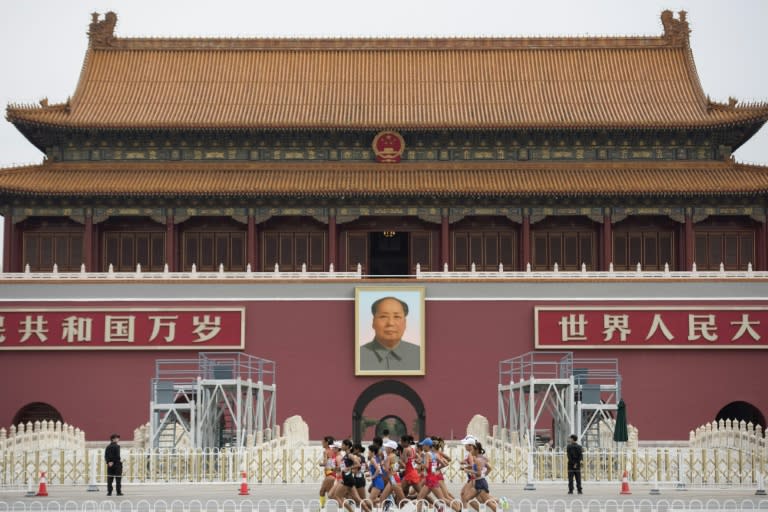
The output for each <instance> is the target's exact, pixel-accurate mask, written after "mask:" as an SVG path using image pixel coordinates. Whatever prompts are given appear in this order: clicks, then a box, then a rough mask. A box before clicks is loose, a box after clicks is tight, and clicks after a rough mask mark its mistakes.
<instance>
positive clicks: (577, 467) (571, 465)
mask: <svg viewBox="0 0 768 512" xmlns="http://www.w3.org/2000/svg"><path fill="white" fill-rule="evenodd" d="M577 439H578V438H577V437H576V436H575V435H573V434H571V437H570V439H569V441H568V447H567V448H566V454H567V455H568V494H573V479H574V478H575V479H576V490H577V491H578V492H579V494H581V461H582V459H583V458H584V450H583V448H582V447H581V445H580V444H579V443H577V442H576V440H577Z"/></svg>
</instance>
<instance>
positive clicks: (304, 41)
mask: <svg viewBox="0 0 768 512" xmlns="http://www.w3.org/2000/svg"><path fill="white" fill-rule="evenodd" d="M661 21H662V25H663V27H664V33H663V34H662V35H660V36H618V35H616V36H589V37H587V36H479V37H469V36H435V37H425V36H418V37H407V36H395V37H361V36H353V37H325V36H302V37H285V36H278V37H129V38H123V37H117V36H116V35H115V26H116V25H117V14H115V13H114V12H113V11H110V12H107V13H106V14H105V15H104V17H103V19H100V18H99V13H96V12H94V13H92V14H91V24H90V27H89V30H88V36H89V47H90V48H93V49H98V50H153V49H168V50H211V49H217V50H303V51H307V50H311V51H322V50H326V51H339V50H346V51H371V50H377V51H398V50H425V51H449V50H513V49H560V48H569V49H574V48H585V49H586V48H615V47H619V48H624V47H626V48H636V47H643V48H645V47H664V48H668V47H684V46H688V33H689V32H690V30H689V29H688V22H687V21H686V13H685V11H680V19H679V20H676V19H674V15H673V14H672V11H664V12H663V13H662V14H661ZM351 43H353V44H351ZM354 43H356V44H354Z"/></svg>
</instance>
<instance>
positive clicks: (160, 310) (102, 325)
mask: <svg viewBox="0 0 768 512" xmlns="http://www.w3.org/2000/svg"><path fill="white" fill-rule="evenodd" d="M244 347H245V308H242V307H206V306H198V307H191V308H187V307H166V306H162V305H158V306H152V307H88V306H85V307H83V306H77V307H75V306H72V307H60V306H56V307H45V306H36V307H25V308H0V350H210V349H228V350H238V349H243V348H244Z"/></svg>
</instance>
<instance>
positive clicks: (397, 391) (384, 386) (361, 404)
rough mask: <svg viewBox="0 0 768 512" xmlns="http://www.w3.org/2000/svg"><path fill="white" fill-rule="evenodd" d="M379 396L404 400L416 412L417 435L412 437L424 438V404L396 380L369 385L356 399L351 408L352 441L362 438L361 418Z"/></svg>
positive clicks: (408, 388)
mask: <svg viewBox="0 0 768 512" xmlns="http://www.w3.org/2000/svg"><path fill="white" fill-rule="evenodd" d="M381 395H397V396H400V397H402V398H404V399H406V400H407V401H408V402H409V403H410V404H411V405H412V406H413V408H414V409H415V410H416V416H417V424H418V433H417V434H418V435H417V436H414V437H417V438H418V439H423V438H424V437H426V432H427V415H426V410H425V408H424V402H423V401H422V400H421V397H420V396H419V395H418V393H416V391H414V390H413V388H411V387H410V386H408V385H407V384H404V383H402V382H400V381H398V380H382V381H379V382H377V383H375V384H371V385H370V386H368V387H367V388H365V390H363V392H362V393H360V396H359V397H357V401H355V405H354V407H353V408H352V439H353V440H354V441H355V442H356V443H359V442H361V438H362V437H363V425H362V422H361V420H362V418H363V412H364V411H365V408H366V407H367V406H368V404H369V403H371V402H372V401H373V400H374V399H376V398H378V397H379V396H381Z"/></svg>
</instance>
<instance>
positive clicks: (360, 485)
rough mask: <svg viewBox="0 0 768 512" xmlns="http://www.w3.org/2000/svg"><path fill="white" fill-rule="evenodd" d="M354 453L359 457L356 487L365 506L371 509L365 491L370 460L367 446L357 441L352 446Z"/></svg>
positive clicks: (355, 474) (355, 475)
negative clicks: (366, 456)
mask: <svg viewBox="0 0 768 512" xmlns="http://www.w3.org/2000/svg"><path fill="white" fill-rule="evenodd" d="M352 454H353V455H354V456H355V457H357V469H356V470H355V472H354V477H355V489H356V490H357V495H358V497H359V498H360V501H361V502H362V506H363V508H365V509H366V510H370V509H371V504H370V502H369V501H368V500H366V493H365V483H366V481H365V474H366V473H367V472H368V462H367V461H366V459H365V448H363V445H362V444H360V443H355V444H354V445H353V446H352Z"/></svg>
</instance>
